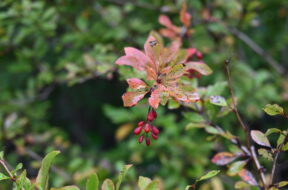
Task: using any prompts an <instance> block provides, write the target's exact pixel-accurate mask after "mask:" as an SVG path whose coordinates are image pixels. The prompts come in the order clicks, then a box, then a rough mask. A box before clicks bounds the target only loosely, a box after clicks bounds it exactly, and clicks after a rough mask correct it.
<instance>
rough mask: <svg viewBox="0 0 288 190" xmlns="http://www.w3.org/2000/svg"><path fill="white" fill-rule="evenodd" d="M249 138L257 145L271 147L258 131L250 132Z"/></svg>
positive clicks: (263, 135)
mask: <svg viewBox="0 0 288 190" xmlns="http://www.w3.org/2000/svg"><path fill="white" fill-rule="evenodd" d="M251 137H252V139H253V141H254V142H256V143H257V144H259V145H262V146H266V147H271V145H270V142H269V140H268V138H267V137H266V136H265V134H264V133H262V132H261V131H258V130H252V131H251Z"/></svg>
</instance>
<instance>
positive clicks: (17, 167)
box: [11, 163, 23, 175]
mask: <svg viewBox="0 0 288 190" xmlns="http://www.w3.org/2000/svg"><path fill="white" fill-rule="evenodd" d="M22 167H23V164H22V163H19V164H17V166H16V168H15V169H14V170H13V171H11V173H12V174H13V175H16V172H17V171H18V170H21V169H22Z"/></svg>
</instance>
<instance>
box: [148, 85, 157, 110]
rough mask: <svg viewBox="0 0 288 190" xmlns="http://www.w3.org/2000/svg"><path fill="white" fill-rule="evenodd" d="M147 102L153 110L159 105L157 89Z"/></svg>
mask: <svg viewBox="0 0 288 190" xmlns="http://www.w3.org/2000/svg"><path fill="white" fill-rule="evenodd" d="M148 101H149V105H150V106H152V107H153V108H154V109H157V108H158V106H159V103H160V96H159V90H158V89H155V90H153V92H152V93H151V96H150V98H149V99H148Z"/></svg>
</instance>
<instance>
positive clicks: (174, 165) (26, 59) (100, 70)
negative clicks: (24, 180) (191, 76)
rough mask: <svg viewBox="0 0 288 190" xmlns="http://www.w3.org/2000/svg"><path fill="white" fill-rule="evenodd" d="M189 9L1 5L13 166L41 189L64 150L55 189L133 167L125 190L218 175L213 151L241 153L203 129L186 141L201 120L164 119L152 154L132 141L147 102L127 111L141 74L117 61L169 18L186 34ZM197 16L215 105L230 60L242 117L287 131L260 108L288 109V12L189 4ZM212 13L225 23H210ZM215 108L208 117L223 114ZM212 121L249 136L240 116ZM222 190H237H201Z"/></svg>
mask: <svg viewBox="0 0 288 190" xmlns="http://www.w3.org/2000/svg"><path fill="white" fill-rule="evenodd" d="M181 4H182V1H180V0H175V1H158V0H148V1H147V0H137V1H126V0H95V1H93V0H88V1H73V0H52V1H44V0H39V1H33V0H19V1H15V0H1V1H0V64H1V69H0V121H1V124H0V126H1V132H0V147H2V148H1V150H2V149H3V150H4V151H5V153H6V159H7V160H8V161H9V163H10V164H12V165H13V166H16V163H18V162H22V163H23V165H24V166H25V168H27V173H28V174H27V175H28V176H29V177H31V178H35V177H36V171H38V169H39V167H40V162H39V160H41V157H43V156H44V155H45V154H46V153H47V152H49V151H51V150H54V149H59V150H61V151H62V154H61V155H60V156H59V157H58V159H57V160H56V163H55V165H56V166H57V167H59V168H60V171H59V169H58V170H57V169H54V170H52V176H51V183H52V186H55V187H60V186H62V185H66V184H74V183H75V184H80V186H81V185H82V186H83V187H84V186H85V180H84V179H86V178H87V177H88V176H89V175H90V174H92V173H94V172H95V171H97V172H98V175H99V178H100V179H101V180H103V179H104V178H106V177H108V176H110V177H111V175H113V174H116V173H117V171H119V170H120V169H121V168H122V166H123V165H124V164H133V165H134V167H133V168H132V169H130V172H129V173H128V174H127V177H126V180H125V183H124V184H123V189H131V188H129V187H130V186H127V184H129V183H130V184H133V183H136V181H137V176H138V175H143V176H147V177H151V178H158V179H161V181H162V182H163V184H164V186H165V189H184V188H185V186H186V185H188V184H190V183H192V182H193V181H194V179H195V178H197V177H199V176H201V175H202V174H204V173H205V171H207V170H211V169H216V168H217V167H216V166H214V165H212V164H211V163H210V158H211V156H212V155H213V153H214V151H215V150H223V149H227V148H228V149H232V147H230V146H229V145H228V143H226V142H225V141H224V143H220V142H219V141H218V140H217V139H216V140H213V141H209V137H208V135H207V134H206V133H205V132H204V131H202V130H197V129H193V130H188V131H187V130H185V126H186V125H187V124H188V123H190V122H191V121H192V122H193V120H195V119H196V120H197V115H195V114H194V115H193V114H192V115H191V113H187V110H185V109H182V108H181V109H177V110H169V109H164V108H161V109H159V111H158V113H159V114H158V115H159V116H158V119H157V121H156V125H157V126H161V135H160V137H159V140H158V141H157V142H155V143H153V146H151V147H145V146H140V145H139V144H138V143H137V141H136V139H135V138H134V137H133V135H130V134H131V131H132V129H133V128H134V126H135V125H136V122H137V121H138V120H140V119H144V117H145V115H146V112H147V110H146V108H145V102H143V106H141V105H140V106H138V107H135V108H132V109H126V108H123V107H122V101H121V95H122V93H123V92H124V91H125V89H126V84H125V82H124V81H123V80H124V79H126V78H129V77H131V76H134V74H135V73H133V72H134V71H132V70H131V69H130V68H127V67H123V68H117V67H116V66H115V64H114V61H115V60H116V58H117V57H119V56H120V55H123V48H124V47H125V46H133V47H137V48H139V49H142V47H143V44H144V41H145V40H146V38H147V36H148V34H149V31H151V30H158V29H160V28H161V27H160V25H159V23H158V16H159V15H160V14H161V13H165V14H167V15H169V16H170V17H171V18H172V20H173V21H174V22H175V23H177V24H179V20H178V12H179V10H180V7H181ZM188 7H189V8H188V11H189V12H190V13H191V14H192V16H193V18H192V29H193V30H194V33H193V35H192V41H193V47H196V48H197V49H199V50H200V51H202V52H203V53H204V61H205V62H206V63H207V64H208V65H209V66H210V67H211V68H213V70H214V73H213V75H210V76H208V77H203V78H201V79H200V80H199V83H200V84H201V85H202V86H208V87H209V88H208V89H209V90H210V91H211V95H222V96H223V97H226V98H227V99H229V95H228V90H227V85H226V83H225V81H226V78H225V73H224V71H223V62H224V60H225V59H226V58H229V57H230V56H232V64H231V65H232V77H233V87H234V89H235V91H236V96H237V98H238V99H237V101H238V105H239V109H240V111H241V113H242V115H243V116H244V118H245V119H246V120H247V121H248V123H249V124H251V126H252V127H253V128H254V129H261V130H264V131H265V129H267V128H269V127H276V128H280V129H283V127H284V124H283V123H284V121H283V120H281V119H280V120H277V121H276V119H271V118H268V117H267V116H264V114H263V111H262V109H261V108H262V107H263V106H264V105H265V104H267V103H274V102H276V103H281V104H282V105H284V107H287V100H288V81H287V72H286V71H287V70H288V69H287V68H288V61H287V51H288V2H287V1H286V0H265V1H260V0H253V1H249V0H243V1H237V0H214V1H204V0H203V1H202V0H197V1H188ZM208 10H209V12H210V13H211V14H212V15H213V16H214V17H216V18H217V19H219V20H221V21H222V22H223V23H224V24H219V23H207V22H205V21H203V18H205V15H206V14H207V11H208ZM230 27H235V28H237V30H238V31H241V32H242V33H244V34H245V35H248V36H249V37H250V38H251V39H252V40H253V42H255V43H256V44H258V45H259V46H260V47H261V48H262V49H263V50H264V51H265V52H266V54H269V55H271V56H272V57H273V58H274V59H275V60H276V62H277V64H279V65H281V67H282V68H284V69H285V71H284V73H285V74H286V75H285V74H279V72H277V71H276V70H275V69H274V67H273V66H271V63H268V62H269V61H268V62H267V59H265V56H262V55H258V54H257V53H255V51H253V49H251V47H250V46H249V44H248V45H247V43H245V42H243V40H241V39H240V38H239V36H237V35H235V34H234V35H233V33H231V31H230V30H229V28H230ZM185 43H187V44H186V45H187V47H190V45H191V44H189V43H188V42H185ZM285 102H286V103H285ZM172 107H173V105H171V107H170V108H172ZM210 107H211V109H209V110H210V111H211V112H213V110H215V109H220V108H218V107H217V106H214V105H210ZM214 112H215V111H214ZM189 114H190V115H189ZM215 121H216V122H217V123H218V124H219V125H221V126H223V127H224V128H225V129H229V130H231V131H233V133H234V134H239V135H242V134H241V130H240V127H239V126H238V125H239V124H237V123H236V122H235V121H236V119H235V117H234V115H233V114H228V115H226V116H225V117H221V118H216V117H215ZM210 139H211V138H210ZM218 142H219V143H218ZM283 172H284V173H285V172H287V169H286V170H284V171H283ZM283 175H284V174H283ZM220 176H221V175H220ZM236 179H237V178H236ZM211 184H212V185H211ZM215 184H218V187H219V186H220V187H223V188H224V187H225V189H226V188H227V189H231V188H232V185H233V184H232V183H231V182H227V183H226V182H224V181H222V182H221V181H220V180H219V178H215V180H214V181H213V180H212V181H211V182H207V183H204V184H203V189H205V188H206V189H213V187H215ZM212 186H213V187H212ZM10 187H11V183H9V182H7V183H6V182H5V183H2V182H1V183H0V189H9V188H10ZM200 188H201V187H200ZM214 189H215V188H214ZM217 190H218V189H217Z"/></svg>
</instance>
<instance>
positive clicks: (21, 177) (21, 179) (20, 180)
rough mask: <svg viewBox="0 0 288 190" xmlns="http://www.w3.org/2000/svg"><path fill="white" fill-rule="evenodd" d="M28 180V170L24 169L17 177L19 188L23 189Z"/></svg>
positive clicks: (18, 189) (19, 189)
mask: <svg viewBox="0 0 288 190" xmlns="http://www.w3.org/2000/svg"><path fill="white" fill-rule="evenodd" d="M25 182H26V170H24V171H23V172H22V173H21V174H20V175H19V176H17V178H16V184H17V190H21V188H23V186H24V185H25Z"/></svg>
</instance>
